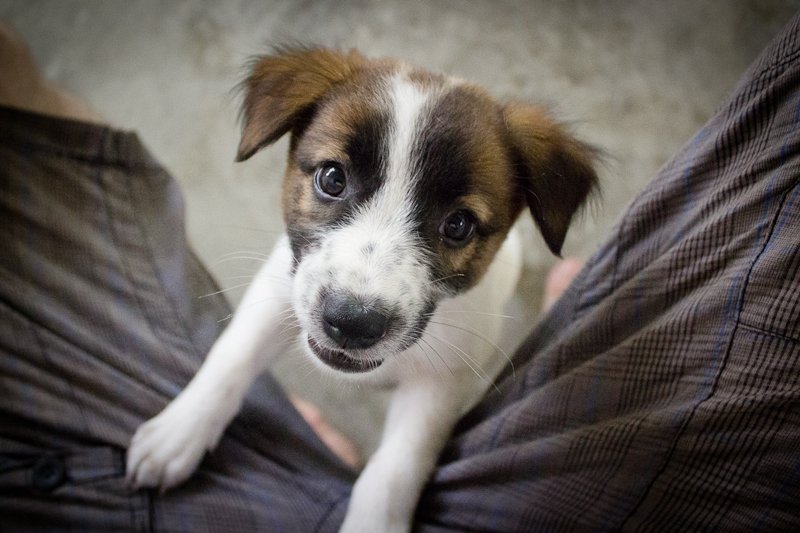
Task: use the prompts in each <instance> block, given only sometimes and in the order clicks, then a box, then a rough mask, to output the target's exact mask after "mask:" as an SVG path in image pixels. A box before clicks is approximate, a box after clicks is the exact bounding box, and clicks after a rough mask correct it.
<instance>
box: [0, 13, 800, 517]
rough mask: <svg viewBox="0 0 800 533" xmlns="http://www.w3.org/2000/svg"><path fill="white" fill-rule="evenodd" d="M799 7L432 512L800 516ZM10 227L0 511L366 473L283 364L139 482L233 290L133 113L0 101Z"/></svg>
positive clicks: (70, 513) (457, 437) (317, 487)
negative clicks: (187, 223) (219, 426)
mask: <svg viewBox="0 0 800 533" xmlns="http://www.w3.org/2000/svg"><path fill="white" fill-rule="evenodd" d="M799 30H800V17H795V18H794V20H793V21H791V23H790V24H789V25H788V26H787V28H786V29H785V30H784V32H783V33H782V34H781V35H779V36H778V37H777V38H776V39H775V41H773V43H772V44H771V45H770V46H769V47H768V48H767V49H766V50H765V52H764V53H763V54H762V56H761V57H760V58H759V59H758V60H757V61H756V62H755V63H754V65H753V66H752V67H751V68H750V70H749V71H748V72H747V73H746V75H745V76H744V78H743V79H742V81H741V82H740V83H739V85H738V86H737V87H736V89H735V90H734V92H733V94H732V96H731V97H730V99H729V100H728V101H727V102H726V103H725V104H723V105H722V106H721V107H720V109H719V111H718V112H717V113H716V115H715V116H714V117H713V118H712V119H711V120H710V121H709V122H708V123H707V124H706V125H705V126H704V127H703V128H702V129H701V130H700V131H699V132H698V133H697V134H696V135H695V136H694V138H693V139H691V140H690V141H689V143H688V144H687V145H686V146H684V147H683V148H682V149H681V150H680V151H679V152H678V154H677V155H676V156H675V157H674V158H673V159H672V160H671V161H670V162H669V163H668V164H667V165H665V166H664V167H663V169H662V170H661V171H660V172H659V173H658V175H657V176H656V177H655V179H654V180H653V181H652V182H651V183H650V184H649V185H648V186H647V187H646V188H645V190H644V191H642V192H641V193H640V194H639V195H638V197H637V198H636V199H635V200H634V201H633V202H632V204H631V205H630V207H629V208H628V210H627V212H626V213H625V214H624V216H623V217H622V219H621V220H620V221H619V223H618V224H617V226H616V228H615V229H614V231H613V233H612V235H611V236H610V238H609V240H608V241H607V242H606V243H604V244H603V245H601V246H600V248H599V250H598V251H597V253H596V254H595V255H594V256H593V257H592V258H591V259H590V260H589V261H588V263H587V265H586V266H585V268H584V269H583V271H582V272H581V273H580V274H579V275H578V277H577V278H576V280H575V282H574V283H573V284H572V285H571V287H570V288H569V289H568V290H567V292H566V294H565V295H564V297H562V299H561V300H560V301H559V302H558V303H557V304H556V306H555V307H554V308H553V309H552V311H551V312H550V313H549V314H548V315H547V316H545V317H544V318H543V319H542V320H541V321H540V322H539V323H538V324H537V325H536V326H535V328H534V330H533V332H532V333H531V334H530V336H529V337H528V338H527V340H526V341H525V342H524V343H523V344H522V346H520V348H519V349H518V350H517V352H516V354H515V356H514V372H513V373H512V372H511V371H507V372H505V373H504V374H503V376H501V378H500V379H499V381H498V389H497V390H496V391H492V392H491V393H490V394H488V395H487V397H486V398H485V399H484V400H483V401H482V402H481V403H480V404H478V405H477V406H476V407H475V409H473V410H472V411H471V412H470V413H469V414H467V416H465V417H464V419H463V420H462V421H461V422H460V424H459V425H458V427H457V428H456V430H455V432H454V434H453V435H452V437H451V439H450V442H449V443H448V445H447V447H446V449H445V450H444V452H443V453H442V456H441V458H440V462H439V465H438V467H437V469H436V471H435V472H434V473H433V475H432V478H431V480H430V482H429V483H428V486H427V488H426V490H425V492H424V493H423V495H422V498H421V500H420V503H419V507H418V510H417V516H416V528H417V529H418V530H420V531H444V530H458V531H466V530H478V531H512V530H530V531H537V530H538V531H586V530H626V531H652V530H669V531H676V530H677V531H681V530H699V529H709V530H734V531H738V530H768V531H773V530H787V531H788V530H798V529H800V186H799V184H800V179H798V176H800V128H799V126H800V90H799V89H800V63H799V62H798V60H799V59H800V42H798V31H799ZM0 250H1V252H0V530H2V531H7V530H8V531H18V530H20V531H25V530H37V531H40V530H45V531H72V530H77V531H113V530H122V531H150V530H159V531H254V530H266V531H330V530H335V529H336V528H337V527H338V524H339V523H341V520H342V519H343V516H344V513H345V510H346V507H347V502H348V497H349V493H350V488H351V485H352V482H353V480H354V477H355V474H353V473H352V472H350V471H349V470H348V469H347V468H346V467H344V466H343V465H342V464H340V463H339V462H338V461H337V459H336V458H335V457H334V456H333V455H332V454H331V453H330V452H329V451H328V450H327V449H326V448H325V447H324V446H323V445H322V444H321V443H320V442H319V440H318V439H317V437H316V436H315V434H314V433H313V432H312V431H311V430H310V428H308V426H307V425H306V424H305V423H304V421H303V420H302V419H301V418H300V417H299V415H298V414H297V413H296V412H295V411H294V409H293V408H292V407H291V404H289V403H288V401H287V399H286V397H285V394H284V393H283V391H281V389H280V388H279V387H278V385H277V384H276V383H275V381H274V380H273V379H272V378H271V377H270V376H268V375H266V376H263V377H262V378H261V380H260V381H259V383H258V385H257V386H255V387H253V389H252V391H251V393H250V395H249V396H248V398H247V399H246V401H245V404H244V407H243V409H242V411H241V413H240V414H239V416H238V417H237V418H236V419H235V420H234V422H233V423H232V424H231V426H230V427H229V428H228V430H227V431H226V433H225V435H224V437H223V438H222V440H221V442H220V445H219V447H218V448H217V449H216V450H215V451H214V452H212V453H210V454H209V455H208V456H207V457H206V459H205V460H204V462H203V463H202V465H201V467H200V468H199V470H198V471H197V473H196V474H195V475H194V476H193V477H192V478H191V479H190V480H189V481H188V482H187V483H186V484H184V485H182V486H181V487H179V488H177V489H175V490H174V491H171V492H169V493H167V494H165V495H159V494H157V493H156V492H153V491H139V492H131V491H129V490H128V489H127V488H126V487H125V486H124V483H123V475H124V472H123V470H124V450H125V448H126V447H127V444H128V441H129V439H130V437H131V435H132V433H133V431H134V430H135V428H136V427H137V426H138V425H139V424H140V423H142V422H143V421H145V420H146V419H148V418H149V417H151V416H153V415H154V414H156V413H157V412H158V411H159V410H160V409H162V408H163V407H164V406H165V405H166V404H167V402H168V401H169V400H170V399H171V398H172V397H174V396H175V395H176V394H177V393H178V392H179V391H180V390H181V388H182V387H183V386H185V384H186V383H187V382H188V380H189V379H190V378H191V376H192V375H193V373H194V372H195V371H196V369H197V368H198V366H199V365H200V363H201V361H202V358H203V357H204V355H205V354H206V353H207V351H208V349H209V348H210V346H211V345H212V343H213V341H214V339H215V338H216V337H217V335H218V334H219V332H220V325H219V323H218V322H217V320H218V319H219V318H222V317H224V316H225V315H227V313H228V312H229V310H228V307H227V304H226V303H225V301H224V299H223V298H221V297H210V298H205V299H198V298H197V296H198V295H202V294H209V293H212V292H214V291H215V285H214V282H213V281H212V280H211V279H210V277H209V276H208V274H207V272H206V270H205V269H204V267H203V266H202V265H201V264H200V263H199V262H198V260H197V259H196V258H195V256H194V255H193V253H192V252H191V250H190V248H189V246H188V244H187V242H186V239H185V235H184V226H183V207H182V203H181V196H180V192H179V191H178V189H177V187H176V184H175V182H174V181H173V180H172V178H171V177H170V176H169V175H168V174H167V173H166V172H165V171H164V170H163V169H162V168H161V167H160V166H159V165H158V163H156V162H155V161H154V160H153V159H152V158H151V157H150V156H149V155H148V153H147V152H146V150H145V149H144V148H143V147H142V145H141V144H140V143H139V141H138V139H137V138H136V136H135V135H133V134H131V133H125V132H120V131H115V130H111V129H109V128H105V127H102V126H97V125H90V124H84V123H78V122H71V121H67V120H59V119H54V118H52V117H46V116H41V115H36V114H33V113H26V112H22V111H18V110H13V109H8V108H6V109H0Z"/></svg>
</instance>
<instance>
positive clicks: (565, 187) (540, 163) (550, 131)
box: [503, 103, 597, 255]
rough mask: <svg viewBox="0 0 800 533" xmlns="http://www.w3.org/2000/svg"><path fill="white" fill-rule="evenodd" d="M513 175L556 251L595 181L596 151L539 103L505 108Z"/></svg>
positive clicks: (559, 250)
mask: <svg viewBox="0 0 800 533" xmlns="http://www.w3.org/2000/svg"><path fill="white" fill-rule="evenodd" d="M503 118H504V120H505V124H506V128H507V131H508V135H509V139H510V143H511V152H512V154H513V157H514V159H515V165H516V171H517V177H518V179H519V180H521V187H522V189H523V191H524V194H525V200H526V201H527V203H528V207H529V208H530V211H531V214H532V215H533V218H534V220H535V221H536V224H537V225H538V226H539V230H540V231H541V232H542V235H543V236H544V240H545V242H546V243H547V246H548V247H549V248H550V250H551V251H552V252H553V253H554V254H556V255H560V253H561V246H562V245H563V244H564V238H565V237H566V235H567V229H568V228H569V224H570V222H571V221H572V217H573V215H574V214H575V212H576V211H577V210H578V208H579V207H581V205H583V203H584V201H585V200H586V198H587V196H588V195H589V193H590V192H591V191H592V189H593V188H595V187H596V185H597V173H596V172H595V169H594V159H595V157H596V155H597V153H596V151H595V150H594V149H593V148H591V147H590V146H588V145H586V144H583V143H582V142H580V141H579V140H577V139H575V138H574V137H572V136H571V135H570V134H569V133H567V131H566V130H565V129H564V128H563V127H562V126H561V125H559V124H558V123H557V122H555V121H554V120H553V119H552V117H551V116H550V115H549V114H548V113H547V112H546V111H545V110H544V109H543V108H540V107H535V106H530V105H526V104H520V103H510V104H507V105H506V106H504V107H503Z"/></svg>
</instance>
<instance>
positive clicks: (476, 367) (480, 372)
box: [427, 332, 500, 392]
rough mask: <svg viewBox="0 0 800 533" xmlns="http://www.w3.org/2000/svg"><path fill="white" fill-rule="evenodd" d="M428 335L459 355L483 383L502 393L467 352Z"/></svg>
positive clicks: (432, 335)
mask: <svg viewBox="0 0 800 533" xmlns="http://www.w3.org/2000/svg"><path fill="white" fill-rule="evenodd" d="M427 335H429V336H430V337H431V338H433V339H436V340H437V341H439V342H441V343H443V344H445V345H447V347H449V348H450V350H451V351H452V352H453V353H454V354H456V355H458V357H459V358H460V359H461V360H462V361H463V362H464V364H466V365H467V366H468V367H469V368H470V370H472V372H473V373H474V374H475V375H476V376H478V377H479V378H480V379H481V381H483V382H485V383H486V384H487V385H491V386H492V387H494V389H495V390H496V391H497V392H500V389H498V388H497V385H495V384H494V380H492V379H491V377H489V374H487V373H486V371H485V370H484V369H483V368H481V366H480V365H479V364H478V363H477V362H476V361H475V359H473V357H472V356H471V355H469V354H468V353H467V352H465V351H464V350H462V349H461V348H459V347H458V346H456V345H455V344H453V343H452V342H450V341H448V340H446V339H442V338H440V337H438V336H436V335H434V334H433V333H431V332H428V333H427ZM462 355H463V356H462Z"/></svg>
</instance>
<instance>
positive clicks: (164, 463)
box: [126, 401, 219, 492]
mask: <svg viewBox="0 0 800 533" xmlns="http://www.w3.org/2000/svg"><path fill="white" fill-rule="evenodd" d="M215 433H216V434H215ZM218 433H219V432H215V431H213V429H212V428H211V427H210V425H209V424H208V421H207V420H203V417H202V416H201V414H200V413H198V412H197V410H196V409H193V408H191V402H190V404H189V406H187V403H186V402H181V401H174V402H172V403H171V404H169V405H168V406H167V407H166V409H164V410H163V411H161V413H159V414H158V415H157V416H156V417H154V418H151V419H150V420H148V421H147V422H145V423H144V424H142V425H141V426H139V428H138V429H137V430H136V433H135V434H134V436H133V439H131V444H130V446H129V447H128V457H127V465H126V472H127V473H126V479H127V481H128V484H129V485H130V486H131V487H133V488H134V489H139V488H143V487H159V488H160V490H161V492H164V491H166V490H168V489H170V488H172V487H175V486H176V485H179V484H180V483H182V482H183V481H185V480H186V479H187V478H188V477H189V476H190V475H191V474H192V472H194V470H195V468H197V465H198V464H199V463H200V461H201V460H202V459H203V455H205V453H206V450H208V449H209V448H210V447H213V446H214V445H215V444H216V441H217V439H218V438H219V434H218Z"/></svg>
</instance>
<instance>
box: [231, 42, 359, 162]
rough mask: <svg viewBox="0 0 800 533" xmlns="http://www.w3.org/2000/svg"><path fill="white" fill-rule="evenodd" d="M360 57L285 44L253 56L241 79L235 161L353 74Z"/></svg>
mask: <svg viewBox="0 0 800 533" xmlns="http://www.w3.org/2000/svg"><path fill="white" fill-rule="evenodd" d="M363 62H364V58H363V57H362V56H361V55H359V54H358V53H356V52H350V53H348V54H343V53H341V52H338V51H335V50H330V49H327V48H290V49H283V50H280V51H278V52H276V53H275V54H272V55H267V56H262V57H259V58H257V59H256V60H255V61H254V62H253V66H252V68H251V69H250V74H249V75H248V77H247V79H245V80H244V82H243V83H242V86H243V88H244V93H245V94H244V102H243V104H242V110H241V115H242V123H243V126H242V138H241V140H240V141H239V149H238V152H237V155H236V161H244V160H245V159H249V158H250V156H252V155H253V154H254V153H256V152H257V151H258V150H260V149H261V148H263V147H264V146H266V145H268V144H271V143H273V142H275V141H277V140H278V139H279V138H280V137H282V136H283V135H284V134H285V133H287V132H288V131H289V130H291V129H292V127H293V126H294V125H295V123H296V121H297V120H298V119H299V118H300V116H302V115H303V113H305V112H306V111H308V110H309V109H311V107H312V106H313V105H314V103H315V102H316V101H317V100H319V99H320V98H322V96H324V95H325V93H327V92H328V91H329V90H330V89H331V88H332V87H333V86H334V85H336V84H338V83H341V82H342V81H344V80H346V79H348V78H350V77H352V76H353V75H354V74H355V72H356V71H357V70H358V68H359V67H360V66H361V65H362V64H363Z"/></svg>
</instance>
